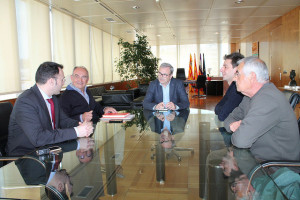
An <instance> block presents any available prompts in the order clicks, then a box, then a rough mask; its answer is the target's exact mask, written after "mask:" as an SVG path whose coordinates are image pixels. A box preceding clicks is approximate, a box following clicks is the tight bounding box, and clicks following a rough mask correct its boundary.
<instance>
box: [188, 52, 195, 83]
mask: <svg viewBox="0 0 300 200" xmlns="http://www.w3.org/2000/svg"><path fill="white" fill-rule="evenodd" d="M192 65H193V60H192V54H190V65H189V76H188V80H193V79H194V75H193V69H192Z"/></svg>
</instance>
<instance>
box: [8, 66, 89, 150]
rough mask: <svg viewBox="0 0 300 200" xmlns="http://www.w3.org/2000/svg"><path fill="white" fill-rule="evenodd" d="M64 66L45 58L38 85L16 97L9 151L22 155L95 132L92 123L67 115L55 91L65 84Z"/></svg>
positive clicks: (37, 80)
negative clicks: (37, 148) (47, 60)
mask: <svg viewBox="0 0 300 200" xmlns="http://www.w3.org/2000/svg"><path fill="white" fill-rule="evenodd" d="M62 68H63V66H62V65H59V64H57V63H54V62H45V63H43V64H41V65H40V66H39V68H38V69H37V72H36V75H35V81H36V85H34V86H33V87H31V88H30V89H28V90H26V91H25V92H23V93H22V94H21V95H20V96H19V98H18V99H17V101H16V103H15V105H14V108H13V111H12V113H11V116H10V120H9V127H8V143H7V152H8V155H10V156H20V155H24V154H26V152H30V151H32V150H33V149H35V148H36V147H40V146H45V145H47V144H54V143H59V142H63V141H66V140H72V139H76V138H77V137H88V136H89V135H90V134H91V133H92V132H93V126H92V124H91V123H88V122H83V123H79V126H78V121H76V120H73V119H70V118H68V116H66V114H65V113H64V112H63V111H62V110H61V109H60V106H59V103H58V100H57V98H56V96H53V95H56V94H59V93H60V89H61V87H62V86H63V84H64V80H65V78H64V72H63V70H62Z"/></svg>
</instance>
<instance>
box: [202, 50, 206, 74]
mask: <svg viewBox="0 0 300 200" xmlns="http://www.w3.org/2000/svg"><path fill="white" fill-rule="evenodd" d="M203 75H204V76H206V70H205V60H204V53H203Z"/></svg>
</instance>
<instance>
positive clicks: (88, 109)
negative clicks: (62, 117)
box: [60, 67, 117, 123]
mask: <svg viewBox="0 0 300 200" xmlns="http://www.w3.org/2000/svg"><path fill="white" fill-rule="evenodd" d="M71 80H72V83H71V84H69V85H68V87H67V89H66V91H65V92H64V93H63V94H62V95H61V97H60V106H61V107H62V109H63V110H64V112H65V113H66V114H67V115H68V116H69V117H71V118H72V119H75V120H77V121H81V122H82V121H85V120H86V121H90V120H92V121H93V123H97V122H98V121H99V118H100V117H101V116H102V115H103V114H104V113H109V112H112V113H116V112H117V111H116V110H115V109H114V108H112V107H105V108H103V107H102V106H101V105H100V104H99V103H97V102H96V101H95V99H94V97H93V96H92V94H91V92H90V91H89V90H88V89H87V86H86V85H87V83H88V81H89V73H88V71H87V69H86V68H85V67H75V68H74V69H73V74H72V75H71Z"/></svg>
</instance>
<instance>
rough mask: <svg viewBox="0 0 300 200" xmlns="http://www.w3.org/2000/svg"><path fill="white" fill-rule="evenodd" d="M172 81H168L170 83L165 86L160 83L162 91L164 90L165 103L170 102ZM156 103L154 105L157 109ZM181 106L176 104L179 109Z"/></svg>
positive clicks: (176, 108)
mask: <svg viewBox="0 0 300 200" xmlns="http://www.w3.org/2000/svg"><path fill="white" fill-rule="evenodd" d="M170 82H171V81H169V83H168V85H167V86H166V87H164V86H163V85H162V84H161V83H159V85H161V87H162V92H163V102H164V105H166V104H167V103H169V102H170ZM155 107H156V105H155V106H154V107H153V110H155ZM178 109H179V107H178V106H177V105H175V110H178Z"/></svg>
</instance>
